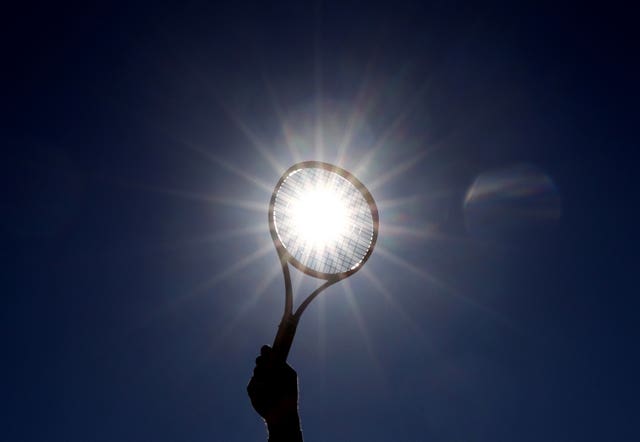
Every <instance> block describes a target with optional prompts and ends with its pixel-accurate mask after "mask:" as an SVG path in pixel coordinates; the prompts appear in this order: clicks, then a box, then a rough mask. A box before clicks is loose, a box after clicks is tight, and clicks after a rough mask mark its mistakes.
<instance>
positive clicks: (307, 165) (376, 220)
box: [268, 160, 380, 281]
mask: <svg viewBox="0 0 640 442" xmlns="http://www.w3.org/2000/svg"><path fill="white" fill-rule="evenodd" d="M314 168H316V169H324V170H328V171H329V172H332V173H335V174H337V175H340V176H341V177H342V178H344V179H346V180H347V181H349V183H351V184H352V185H353V186H354V187H355V188H356V189H357V190H358V192H360V195H362V197H363V198H364V199H365V201H366V202H367V205H368V206H369V210H370V212H371V218H372V223H373V232H372V238H371V243H370V245H369V248H368V249H367V252H366V253H365V254H364V256H363V257H362V259H361V260H360V261H359V262H358V263H357V265H356V266H355V267H353V268H350V269H348V270H346V271H344V272H339V273H326V272H320V271H318V270H314V269H312V268H311V267H309V266H307V265H305V264H303V263H302V262H301V261H300V260H298V259H297V258H296V257H295V256H293V255H292V254H291V253H290V252H289V251H288V250H287V248H286V246H285V245H284V243H283V242H282V240H281V239H280V237H279V235H278V232H277V230H276V226H275V216H274V209H275V204H276V198H277V196H278V191H279V190H280V188H281V187H282V185H283V183H284V182H285V181H286V179H287V178H289V176H291V175H292V174H293V173H294V172H296V171H299V170H302V169H314ZM268 218H269V233H270V234H271V239H272V240H273V243H274V245H275V246H276V250H277V251H278V256H279V257H280V260H284V261H286V263H289V264H291V265H292V266H294V267H295V268H296V269H298V270H299V271H301V272H303V273H305V274H307V275H309V276H312V277H315V278H318V279H325V280H327V281H332V280H335V281H339V280H341V279H344V278H347V277H348V276H351V275H353V274H354V273H356V272H357V271H358V270H360V269H361V268H362V266H363V265H364V264H365V263H366V262H367V260H368V259H369V257H370V256H371V254H372V253H373V249H374V247H375V245H376V242H377V239H378V229H379V226H380V215H379V212H378V205H377V204H376V202H375V200H374V199H373V195H371V192H370V191H369V189H367V187H366V186H365V185H364V184H363V183H362V182H361V181H360V180H359V179H358V178H356V176H355V175H353V174H352V173H351V172H349V171H348V170H346V169H344V168H342V167H340V166H336V165H335V164H331V163H327V162H324V161H317V160H308V161H300V162H298V163H295V164H294V165H292V166H291V167H289V168H288V169H287V170H286V171H285V172H284V173H283V174H282V176H281V177H280V179H279V180H278V182H277V183H276V186H275V188H274V190H273V192H272V194H271V200H270V202H269V212H268ZM283 264H285V262H283Z"/></svg>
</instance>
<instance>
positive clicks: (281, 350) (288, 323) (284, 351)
mask: <svg viewBox="0 0 640 442" xmlns="http://www.w3.org/2000/svg"><path fill="white" fill-rule="evenodd" d="M297 327H298V320H297V319H296V318H295V317H293V316H291V315H285V316H283V317H282V321H280V325H279V326H278V333H277V334H276V338H275V339H274V341H273V352H274V354H275V356H276V358H278V359H279V360H280V361H282V362H286V360H287V356H289V350H291V344H293V338H294V336H295V335H296V328H297Z"/></svg>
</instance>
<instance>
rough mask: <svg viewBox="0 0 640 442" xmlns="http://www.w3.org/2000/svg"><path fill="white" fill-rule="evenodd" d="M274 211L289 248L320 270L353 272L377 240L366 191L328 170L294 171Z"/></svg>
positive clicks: (276, 225)
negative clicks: (374, 237) (374, 239)
mask: <svg viewBox="0 0 640 442" xmlns="http://www.w3.org/2000/svg"><path fill="white" fill-rule="evenodd" d="M272 215H273V226H274V228H275V231H276V234H277V235H278V239H279V240H280V241H281V243H282V245H283V246H284V248H285V249H286V250H287V252H289V254H290V255H291V256H292V257H294V258H295V259H296V260H297V261H298V262H300V263H301V264H302V265H304V266H305V267H307V268H308V269H310V270H313V271H315V272H319V273H324V274H338V273H343V272H346V271H349V270H353V269H354V268H356V267H358V266H359V265H360V263H361V262H362V260H363V259H364V258H365V257H366V255H367V253H368V251H369V248H370V247H371V244H372V241H373V236H374V220H373V214H372V211H371V207H370V206H369V203H368V202H367V199H366V198H365V197H364V195H363V193H362V192H361V191H360V190H359V189H358V188H357V187H356V186H355V185H354V184H353V183H351V182H350V181H349V180H347V179H346V178H344V177H343V176H341V175H339V174H337V173H335V172H332V171H330V170H326V169H323V168H315V167H305V168H302V169H298V170H295V171H293V172H291V173H290V174H289V175H288V176H287V177H286V179H285V180H284V181H283V182H282V183H280V186H279V187H278V188H277V190H276V198H275V201H274V205H273V213H272Z"/></svg>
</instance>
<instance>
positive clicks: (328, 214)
mask: <svg viewBox="0 0 640 442" xmlns="http://www.w3.org/2000/svg"><path fill="white" fill-rule="evenodd" d="M289 210H290V213H291V217H292V223H291V226H292V227H293V230H294V232H293V233H294V235H295V236H297V237H298V238H299V239H301V240H302V241H304V242H305V243H306V244H307V245H309V246H310V247H313V248H321V247H326V246H330V245H332V244H333V243H335V242H337V241H338V240H339V239H340V238H341V237H342V235H343V234H344V233H345V230H346V227H347V224H348V209H347V205H346V201H344V199H343V198H342V197H341V195H340V193H338V192H337V191H336V189H335V188H330V187H328V186H323V185H320V186H316V187H312V188H307V189H304V190H303V191H302V193H301V194H300V196H299V198H297V199H295V200H293V201H292V204H291V206H290V207H289Z"/></svg>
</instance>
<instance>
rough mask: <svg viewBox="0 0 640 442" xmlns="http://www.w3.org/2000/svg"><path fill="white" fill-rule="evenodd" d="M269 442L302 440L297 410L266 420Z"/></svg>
mask: <svg viewBox="0 0 640 442" xmlns="http://www.w3.org/2000/svg"><path fill="white" fill-rule="evenodd" d="M267 429H268V430H269V442H302V430H301V429H300V417H299V416H298V413H297V412H293V413H289V414H287V415H285V416H279V417H278V418H277V419H269V420H268V421H267Z"/></svg>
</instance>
